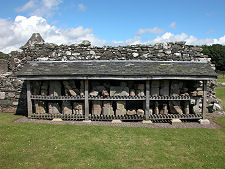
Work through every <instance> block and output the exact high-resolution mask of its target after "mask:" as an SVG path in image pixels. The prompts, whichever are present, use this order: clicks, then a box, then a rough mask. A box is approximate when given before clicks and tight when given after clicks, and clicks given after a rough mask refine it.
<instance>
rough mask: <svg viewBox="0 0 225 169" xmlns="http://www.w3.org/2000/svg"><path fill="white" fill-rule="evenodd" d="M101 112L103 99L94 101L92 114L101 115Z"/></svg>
mask: <svg viewBox="0 0 225 169" xmlns="http://www.w3.org/2000/svg"><path fill="white" fill-rule="evenodd" d="M101 112H102V106H101V101H93V104H92V114H93V115H100V114H101Z"/></svg>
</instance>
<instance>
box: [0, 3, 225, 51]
mask: <svg viewBox="0 0 225 169" xmlns="http://www.w3.org/2000/svg"><path fill="white" fill-rule="evenodd" d="M0 3H1V6H0V51H2V52H5V53H9V52H10V51H13V50H18V49H19V48H20V47H21V46H22V45H24V44H25V43H26V42H27V40H28V39H29V38H30V37H31V35H32V33H40V34H41V36H42V37H43V39H44V40H45V41H46V42H49V43H56V44H58V45H60V44H68V45H69V44H78V43H81V42H82V41H83V40H89V41H91V43H92V45H94V46H118V45H121V46H123V45H135V44H155V43H163V42H175V41H185V42H186V44H190V45H204V44H206V45H212V44H223V45H225V31H224V30H225V29H224V28H225V10H224V8H225V0H0Z"/></svg>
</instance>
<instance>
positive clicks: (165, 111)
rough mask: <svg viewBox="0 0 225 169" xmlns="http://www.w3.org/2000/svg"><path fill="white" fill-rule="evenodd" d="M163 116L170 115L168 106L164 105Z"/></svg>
mask: <svg viewBox="0 0 225 169" xmlns="http://www.w3.org/2000/svg"><path fill="white" fill-rule="evenodd" d="M163 114H168V108H167V104H163Z"/></svg>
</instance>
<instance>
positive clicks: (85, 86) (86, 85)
mask: <svg viewBox="0 0 225 169" xmlns="http://www.w3.org/2000/svg"><path fill="white" fill-rule="evenodd" d="M84 88H85V93H84V95H85V97H84V105H85V120H88V118H89V101H88V80H87V79H86V80H85V83H84Z"/></svg>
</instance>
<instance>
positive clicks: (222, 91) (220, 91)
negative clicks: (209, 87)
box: [215, 87, 225, 110]
mask: <svg viewBox="0 0 225 169" xmlns="http://www.w3.org/2000/svg"><path fill="white" fill-rule="evenodd" d="M215 91H216V97H217V98H219V99H221V100H222V106H223V109H224V110H225V87H216V90H215Z"/></svg>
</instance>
